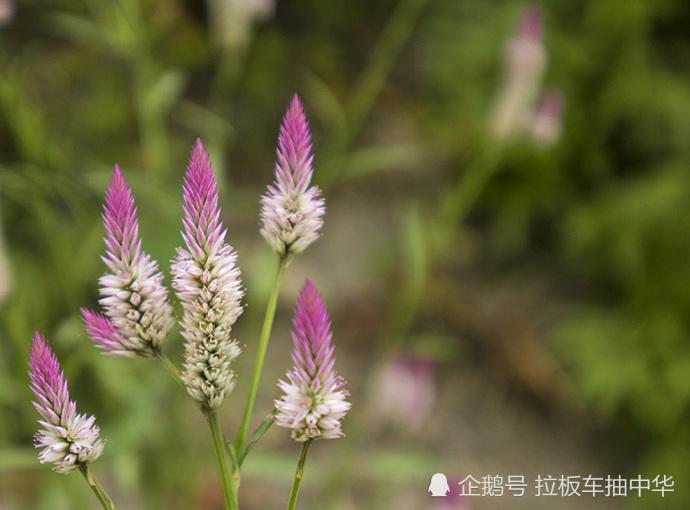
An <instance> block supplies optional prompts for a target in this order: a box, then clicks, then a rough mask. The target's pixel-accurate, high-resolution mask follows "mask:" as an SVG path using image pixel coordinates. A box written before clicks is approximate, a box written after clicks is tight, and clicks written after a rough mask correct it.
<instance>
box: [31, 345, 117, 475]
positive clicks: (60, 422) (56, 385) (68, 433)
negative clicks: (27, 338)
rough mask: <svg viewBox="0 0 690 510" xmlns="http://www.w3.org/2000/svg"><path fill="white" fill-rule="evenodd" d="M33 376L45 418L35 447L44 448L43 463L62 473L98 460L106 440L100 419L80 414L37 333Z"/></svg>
mask: <svg viewBox="0 0 690 510" xmlns="http://www.w3.org/2000/svg"><path fill="white" fill-rule="evenodd" d="M29 379H30V381H31V391H32V392H33V394H34V396H35V398H36V400H35V401H34V407H35V408H36V411H38V414H40V415H41V419H40V420H39V421H38V423H39V424H40V425H41V427H42V428H41V430H39V431H38V432H37V433H36V436H35V438H34V446H35V447H36V448H40V449H41V453H40V454H39V455H38V460H39V461H40V462H41V464H53V470H54V471H56V472H58V473H64V474H66V473H69V472H71V471H74V469H76V468H77V467H79V465H80V464H86V463H88V462H93V461H94V460H96V459H98V457H100V456H101V453H103V447H104V445H105V442H104V441H103V439H101V438H100V431H99V429H98V427H97V426H96V418H95V417H93V416H86V415H83V414H77V407H76V404H75V403H74V401H73V400H71V399H70V395H69V391H68V389H67V382H66V381H65V375H64V374H63V372H62V370H61V369H60V364H59V363H58V360H57V358H56V357H55V354H54V353H53V351H52V350H51V349H50V347H48V344H47V343H46V341H45V340H44V339H43V337H42V336H41V335H40V334H39V333H38V332H36V333H34V337H33V343H32V345H31V354H30V357H29Z"/></svg>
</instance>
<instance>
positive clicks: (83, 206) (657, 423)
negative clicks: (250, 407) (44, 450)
mask: <svg viewBox="0 0 690 510" xmlns="http://www.w3.org/2000/svg"><path fill="white" fill-rule="evenodd" d="M532 8H533V9H538V10H539V12H540V16H539V17H540V19H541V24H542V27H541V29H540V28H539V27H538V26H537V27H535V26H534V25H535V23H534V21H535V20H534V19H532V20H531V21H532V26H530V23H529V22H530V19H529V17H530V15H532V17H535V16H536V11H529V8H527V7H526V5H525V4H524V3H521V2H515V1H487V0H398V1H397V2H396V1H391V0H380V1H371V0H328V1H323V0H304V1H297V0H294V1H286V0H283V1H278V2H277V4H276V3H274V2H273V1H272V0H208V1H207V2H201V1H192V0H188V1H183V0H119V1H114V0H113V1H111V0H108V1H105V0H42V1H39V0H33V1H32V0H23V1H19V2H13V1H11V0H0V23H2V27H1V28H0V206H1V211H0V218H1V221H2V230H3V232H4V234H3V237H4V243H2V244H0V248H1V251H0V273H1V275H0V293H2V294H3V295H4V301H3V303H2V304H0V509H2V510H14V509H25V508H26V509H53V510H60V509H75V508H95V499H94V498H93V495H92V494H91V493H90V492H89V491H88V487H86V485H85V484H84V483H83V481H82V480H81V479H80V478H79V477H78V476H77V475H72V476H67V477H65V476H61V475H57V474H54V473H51V472H50V469H49V468H48V467H47V466H41V465H39V464H38V462H37V461H36V453H35V451H34V450H33V449H32V447H31V437H32V434H33V432H34V431H35V429H36V427H37V425H36V422H35V421H36V418H37V415H36V413H35V412H34V410H33V408H32V406H31V404H30V401H31V395H30V393H29V390H28V385H27V376H26V370H27V355H28V347H29V342H30V337H31V333H32V331H33V330H34V329H40V330H41V331H42V332H43V333H44V334H45V335H46V337H47V338H48V339H49V340H50V341H51V343H52V345H53V347H54V348H55V350H56V352H57V354H58V357H59V358H60V360H61V362H62V364H63V367H64V369H65V371H66V373H67V377H68V379H69V381H70V387H71V391H72V394H73V396H74V397H75V398H76V400H77V402H78V405H79V408H80V409H81V411H82V412H88V413H94V414H96V415H97V417H98V422H99V424H100V426H101V429H102V432H103V435H104V436H105V437H106V438H107V440H108V443H107V446H106V450H105V454H104V455H103V457H102V458H101V459H100V460H99V461H98V463H97V464H96V465H95V466H94V470H95V472H96V473H97V474H98V476H99V477H100V478H101V479H102V480H103V482H104V484H105V485H106V486H107V487H108V489H109V490H110V492H111V494H112V495H113V497H114V499H115V500H116V502H118V503H119V508H124V509H148V508H151V509H159V508H171V509H172V508H175V509H177V508H180V509H183V508H184V509H187V508H204V509H215V508H222V501H221V499H220V492H219V487H218V482H217V476H216V473H215V462H214V459H213V453H212V449H211V444H210V439H209V437H208V435H207V433H206V429H205V427H204V424H203V418H202V416H201V414H200V413H198V412H197V411H196V410H195V408H194V405H193V404H192V402H191V400H189V399H188V398H186V397H185V396H184V395H182V394H181V392H179V390H178V388H177V387H176V386H175V385H174V384H173V383H172V382H171V381H170V380H169V379H168V376H167V375H166V374H165V373H164V372H163V370H161V369H160V367H159V366H157V365H156V364H155V363H152V362H148V361H146V360H141V359H135V360H123V359H112V358H106V357H104V356H101V355H99V354H98V352H97V351H96V349H94V347H93V346H92V345H91V344H90V342H89V340H88V339H87V338H86V335H85V333H84V331H83V329H82V327H81V325H80V322H79V318H78V312H79V307H81V306H92V305H94V303H95V302H96V299H97V283H96V279H97V277H98V276H99V275H100V274H101V273H102V272H103V271H104V266H103V264H102V262H101V261H100V258H99V256H100V255H101V254H102V252H103V246H102V240H101V236H102V226H101V223H100V207H101V205H100V204H101V199H102V196H103V193H104V191H105V187H106V184H107V179H108V176H109V173H110V171H111V169H112V166H113V164H114V163H119V164H120V165H122V168H123V170H124V171H125V174H126V176H127V178H128V179H129V181H130V183H131V185H132V187H133V189H134V192H135V195H136V198H137V203H138V206H139V215H140V222H141V231H142V235H143V239H144V248H145V250H147V251H148V252H149V253H151V254H152V255H153V256H154V258H156V259H157V260H158V261H160V262H161V265H162V267H163V268H164V269H165V270H167V268H168V263H167V261H169V260H170V259H171V258H172V256H173V254H174V249H175V246H176V245H178V244H180V236H179V229H180V218H181V196H180V182H181V178H182V175H183V172H184V169H185V164H186V158H187V154H188V151H189V150H190V148H191V145H192V143H193V141H194V139H195V138H196V137H197V136H200V137H202V139H203V140H204V141H205V143H206V144H207V146H208V148H209V150H210V151H211V153H212V159H213V162H214V166H215V168H216V171H217V174H218V176H219V179H220V180H221V198H222V206H223V214H224V221H225V222H226V225H227V226H228V227H229V229H230V242H231V243H232V244H233V245H234V246H235V247H236V248H237V250H238V251H239V265H240V267H241V269H242V271H243V277H244V281H245V284H246V286H247V289H248V293H247V303H248V308H247V311H246V313H245V314H244V316H243V317H242V318H241V320H240V321H239V323H238V325H237V326H236V328H235V336H236V338H238V339H239V340H240V342H241V343H242V344H245V345H246V348H245V352H244V354H243V355H242V356H241V358H240V360H239V361H238V363H237V373H238V376H239V384H238V387H237V389H236V390H235V392H234V393H233V395H232V396H231V398H229V399H228V401H227V402H226V403H225V405H224V407H223V408H222V409H223V422H224V429H225V431H226V433H227V434H228V435H231V434H233V433H234V431H235V430H236V428H237V425H238V422H239V419H240V414H241V408H242V403H243V399H244V395H245V393H246V390H247V381H248V379H249V371H250V367H251V364H252V361H253V357H254V354H255V346H256V341H257V337H258V330H259V326H260V321H261V318H262V314H263V308H264V305H265V302H266V300H267V294H268V292H269V286H270V282H271V276H272V268H273V267H274V265H275V260H274V257H273V254H272V253H271V252H270V251H269V249H268V248H267V246H266V245H265V243H264V242H263V240H262V239H261V238H260V235H259V233H258V208H259V206H258V198H259V196H260V194H261V193H262V192H263V190H264V188H265V186H266V185H267V184H268V182H270V180H271V177H272V167H273V161H274V150H275V140H276V135H277V130H278V125H279V121H280V117H281V115H282V112H283V109H284V108H285V106H286V105H287V102H288V100H289V98H290V97H291V94H292V93H293V92H295V91H297V92H299V93H300V95H301V96H302V99H303V101H304V103H305V108H306V111H307V114H308V116H309V118H310V121H311V126H312V131H313V137H314V148H315V176H316V177H315V178H316V181H317V183H318V184H319V185H320V186H321V187H322V188H323V189H324V190H325V192H326V198H327V204H328V214H327V217H326V224H325V228H324V232H323V234H324V235H323V237H322V239H320V240H319V241H318V243H316V244H315V245H314V246H313V247H311V248H310V249H309V250H308V251H307V252H306V253H305V254H304V255H303V256H300V257H299V258H298V259H297V260H296V261H295V262H294V263H293V265H292V266H291V267H290V270H289V273H288V277H287V279H286V283H285V285H284V288H283V291H282V293H281V297H280V301H279V308H278V315H277V320H276V327H275V331H274V335H273V338H272V343H271V346H270V348H269V355H268V360H267V368H266V370H265V372H264V378H263V384H262V387H261V389H260V393H259V401H258V405H257V409H258V412H259V415H258V416H257V421H256V423H258V418H259V417H260V415H261V413H267V412H269V410H270V407H271V401H272V399H273V398H276V397H277V396H278V391H277V388H276V387H275V381H276V379H277V378H278V377H281V376H282V375H283V374H284V373H285V371H286V370H287V368H288V367H287V366H286V360H287V359H288V358H287V354H288V351H289V349H290V340H289V335H288V328H289V318H290V314H291V309H292V306H293V303H294V298H295V296H296V293H297V290H298V288H299V287H300V285H301V284H302V282H303V280H304V278H306V277H307V276H309V277H311V278H313V279H314V281H315V283H316V285H317V286H318V287H319V288H320V289H321V290H322V293H323V294H324V297H325V299H326V301H327V303H328V305H329V308H330V310H331V313H332V316H333V323H334V330H335V337H334V338H335V342H336V353H337V356H338V365H339V370H340V372H341V373H342V374H343V375H344V376H345V377H346V378H347V379H348V381H349V384H350V389H351V391H352V398H351V400H352V402H353V410H352V412H351V413H350V415H349V416H348V417H347V419H346V422H345V432H346V433H347V434H348V436H347V437H346V438H345V439H342V440H339V441H323V442H319V443H317V444H316V445H315V446H314V448H313V449H312V450H313V451H312V455H311V457H310V459H309V461H308V463H307V468H306V478H305V482H304V484H303V493H302V496H301V503H302V504H301V507H302V508H305V509H315V510H316V509H319V510H320V509H343V510H345V509H355V508H356V509H389V508H396V509H402V510H405V509H427V508H428V509H432V508H434V509H437V508H449V509H450V508H463V509H466V510H468V509H473V510H474V509H492V508H515V509H521V508H530V509H542V508H543V509H547V508H548V509H551V508H564V509H569V508H573V509H576V508H602V509H603V508H606V509H616V508H654V509H657V508H669V509H685V508H690V462H689V461H688V459H690V222H689V221H688V218H689V217H690V165H689V164H688V161H690V159H689V156H690V82H689V77H690V32H689V31H688V27H689V26H690V3H688V2H686V1H685V0H610V1H601V0H573V1H569V2H562V1H557V0H544V1H542V2H539V3H535V4H534V5H533V7H532ZM525 9H528V10H525ZM521 17H522V19H523V28H522V29H520V24H521V21H520V20H521ZM525 19H526V21H527V23H526V24H525V22H524V21H525ZM536 24H537V25H538V24H539V21H538V20H537V23H536ZM530 37H531V39H530ZM520 41H522V42H520ZM521 44H522V45H521ZM516 45H517V46H516ZM511 48H512V49H511ZM542 57H543V58H542ZM535 59H536V60H535ZM540 60H542V61H541V62H540ZM530 66H531V67H530ZM542 67H543V69H542ZM521 87H522V88H521ZM549 89H556V90H558V91H559V94H560V96H559V95H558V94H555V93H552V98H553V97H555V98H556V100H555V105H556V106H558V98H559V97H560V102H561V109H560V113H559V109H558V108H554V109H553V110H552V111H550V112H549V111H547V112H546V114H547V115H546V117H544V118H541V117H539V112H538V113H537V114H536V116H535V114H534V109H535V108H538V106H537V105H538V104H539V98H540V97H544V95H546V96H547V97H548V95H549V92H548V90H549ZM547 103H548V101H547ZM553 103H554V102H553V101H552V106H554V104H553ZM506 105H507V106H506ZM516 105H517V106H516ZM516 112H518V113H519V114H518V113H516ZM549 113H550V114H551V115H550V116H549V115H548V114H549ZM506 119H508V121H509V124H510V123H512V128H511V129H509V130H508V131H509V132H508V133H507V134H506V133H505V132H503V131H501V130H500V129H498V128H497V127H496V126H497V124H498V123H500V121H506ZM539 120H540V121H541V122H542V123H541V124H537V121H539ZM167 350H168V353H169V355H170V356H171V357H172V358H173V359H174V360H175V361H177V362H179V359H180V355H181V350H182V346H181V339H180V337H179V335H178V334H177V332H176V333H175V334H173V335H172V336H171V338H170V339H169V341H168V347H167ZM297 450H298V448H297V446H296V445H295V444H294V443H292V441H291V440H290V439H289V434H288V432H287V431H285V430H282V429H278V428H277V427H276V428H273V429H271V430H270V431H269V433H268V434H267V435H266V436H265V439H264V440H263V441H262V443H260V444H259V446H258V447H257V449H256V450H255V451H254V453H253V454H252V456H251V457H250V458H249V460H248V461H247V464H246V470H245V473H244V474H243V479H242V488H241V494H240V502H241V506H242V508H246V509H254V508H256V509H272V508H282V507H283V506H284V504H285V502H286V499H287V493H288V490H289V484H290V482H291V480H292V475H293V472H294V464H295V462H296V457H297ZM435 472H444V473H446V474H447V475H448V477H449V478H452V479H461V478H463V477H464V476H465V475H467V474H472V475H474V476H475V477H481V476H483V475H487V474H497V473H498V474H504V475H508V474H511V475H525V476H526V477H527V478H528V480H529V479H533V478H534V477H536V476H537V475H538V474H541V475H546V474H551V475H554V476H558V475H560V474H565V475H586V474H592V475H594V476H606V475H607V474H612V475H618V474H622V475H623V476H628V477H632V476H636V475H637V474H638V473H641V474H643V475H644V476H647V477H650V478H653V477H654V476H656V475H657V474H669V475H673V476H674V479H675V489H676V490H675V493H673V494H670V495H667V497H665V498H664V499H661V497H660V495H658V494H652V495H649V496H646V497H643V498H637V497H632V496H629V497H627V498H615V499H613V498H600V497H598V498H596V499H592V498H591V497H589V496H582V497H579V498H577V497H572V498H558V499H553V498H533V497H525V498H510V497H503V498H473V499H469V498H467V499H463V500H453V501H452V502H451V501H448V502H446V503H447V504H446V506H439V505H438V504H437V503H436V502H435V501H432V500H431V499H432V498H429V497H428V496H427V495H426V489H427V486H428V483H429V479H430V477H431V475H432V474H433V473H435Z"/></svg>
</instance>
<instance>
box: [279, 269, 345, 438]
mask: <svg viewBox="0 0 690 510" xmlns="http://www.w3.org/2000/svg"><path fill="white" fill-rule="evenodd" d="M292 327H293V331H292V340H293V343H294V348H293V350H292V362H293V364H294V366H293V368H292V370H291V371H289V372H288V373H287V381H283V380H281V381H278V387H279V388H280V389H281V390H283V392H284V395H283V396H282V397H281V399H280V400H276V401H275V407H276V411H277V414H276V424H277V425H279V426H281V427H285V428H289V429H292V438H293V439H294V440H295V441H299V442H304V441H307V440H309V439H319V438H323V439H335V438H339V437H342V436H343V432H342V423H341V422H342V419H343V418H344V417H345V415H346V414H347V412H348V411H349V410H350V407H351V404H350V403H349V402H347V400H346V398H347V397H348V396H349V392H348V391H347V390H346V389H345V384H346V383H345V380H344V379H343V378H342V377H340V376H338V374H337V373H336V371H335V368H334V365H335V356H334V347H333V343H332V337H333V335H332V333H331V321H330V319H329V317H328V310H327V309H326V305H324V303H323V300H322V299H321V296H320V295H319V292H318V291H317V290H316V287H314V285H313V284H312V283H311V281H309V280H307V282H306V283H305V284H304V286H303V287H302V290H301V291H300V295H299V298H298V299H297V307H296V309H295V315H294V318H293V320H292Z"/></svg>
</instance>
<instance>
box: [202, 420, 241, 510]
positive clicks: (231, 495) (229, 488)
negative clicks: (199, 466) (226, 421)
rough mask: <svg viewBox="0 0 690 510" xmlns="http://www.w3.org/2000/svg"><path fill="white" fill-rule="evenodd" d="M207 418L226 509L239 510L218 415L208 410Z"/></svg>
mask: <svg viewBox="0 0 690 510" xmlns="http://www.w3.org/2000/svg"><path fill="white" fill-rule="evenodd" d="M206 417H207V418H208V424H209V427H210V428H211V436H212V437H213V449H214V450H215V452H216V458H217V459H218V474H219V475H220V484H221V487H222V489H223V501H224V502H225V509H226V510H238V508H239V507H238V505H237V492H236V491H235V490H233V485H232V482H231V476H230V469H229V468H228V462H227V458H226V457H225V443H224V441H223V436H222V434H221V433H220V426H219V425H218V415H217V414H216V412H215V411H211V410H208V411H206Z"/></svg>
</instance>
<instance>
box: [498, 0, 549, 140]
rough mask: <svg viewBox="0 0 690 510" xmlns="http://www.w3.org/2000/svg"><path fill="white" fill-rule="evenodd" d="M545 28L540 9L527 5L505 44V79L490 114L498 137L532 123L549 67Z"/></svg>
mask: <svg viewBox="0 0 690 510" xmlns="http://www.w3.org/2000/svg"><path fill="white" fill-rule="evenodd" d="M542 28H543V27H542V19H541V13H540V12H539V10H538V9H537V8H536V7H527V8H525V9H524V10H523V12H522V17H521V19H520V24H519V27H518V31H517V34H515V35H514V36H513V37H512V38H511V39H510V40H509V41H508V44H507V46H506V50H505V69H504V78H503V82H502V86H501V89H500V91H499V94H498V98H497V100H496V103H495V105H494V110H493V114H492V117H491V132H492V134H493V136H494V137H496V139H498V140H504V139H506V138H509V137H511V136H514V135H516V134H518V133H520V132H521V131H522V130H524V129H525V128H526V127H527V126H528V125H529V122H530V118H531V117H532V112H533V107H534V102H535V100H536V98H537V95H538V94H539V88H540V87H541V82H542V77H543V75H544V70H545V69H546V49H545V47H544V43H543V40H542Z"/></svg>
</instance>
